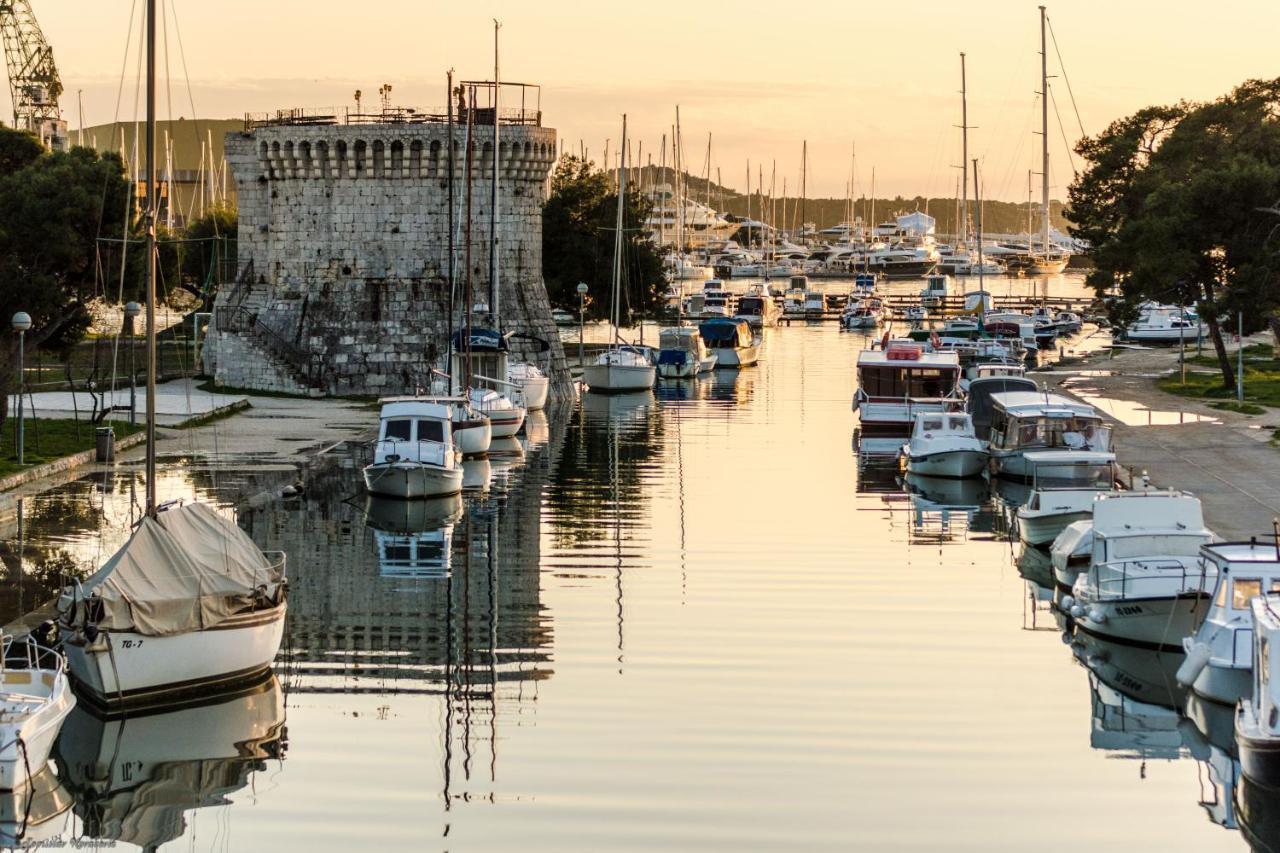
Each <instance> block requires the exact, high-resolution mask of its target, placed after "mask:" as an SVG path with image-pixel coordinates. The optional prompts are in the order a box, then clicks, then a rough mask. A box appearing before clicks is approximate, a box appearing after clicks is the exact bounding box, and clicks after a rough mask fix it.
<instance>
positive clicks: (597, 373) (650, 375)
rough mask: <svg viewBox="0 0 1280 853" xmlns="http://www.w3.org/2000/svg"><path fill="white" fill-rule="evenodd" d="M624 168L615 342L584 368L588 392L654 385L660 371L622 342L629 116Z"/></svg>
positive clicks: (620, 178)
mask: <svg viewBox="0 0 1280 853" xmlns="http://www.w3.org/2000/svg"><path fill="white" fill-rule="evenodd" d="M620 150H621V151H622V161H621V162H622V167H621V168H620V169H619V170H618V215H617V223H616V227H615V229H614V237H613V305H612V307H611V316H610V319H609V326H610V331H611V332H612V341H611V343H610V344H609V349H608V350H607V351H605V352H603V353H601V354H600V356H599V357H598V358H597V359H596V360H595V362H594V363H592V364H588V365H586V366H585V367H584V368H583V369H582V378H583V381H584V382H585V383H586V385H587V390H588V391H595V392H602V393H618V392H624V391H642V390H644V389H646V388H652V387H653V382H654V379H656V378H657V370H656V369H655V368H654V366H653V365H652V364H650V363H649V359H648V357H647V356H645V354H644V353H643V352H641V351H639V350H637V349H634V348H629V347H624V346H622V345H621V344H620V343H619V335H618V321H619V316H620V315H619V308H620V303H621V301H622V250H623V245H624V238H623V233H622V225H623V218H622V212H623V209H624V202H625V199H626V194H627V117H626V116H625V115H624V116H623V117H622V148H621V149H620Z"/></svg>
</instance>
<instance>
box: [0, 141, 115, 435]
mask: <svg viewBox="0 0 1280 853" xmlns="http://www.w3.org/2000/svg"><path fill="white" fill-rule="evenodd" d="M24 136H26V134H22V133H20V132H18V131H13V130H9V129H4V128H0V161H2V162H5V163H11V164H12V165H13V168H11V169H10V170H8V171H5V167H4V166H0V422H2V421H3V419H4V417H5V415H6V414H7V411H6V408H7V401H8V395H9V394H10V393H12V390H13V386H14V381H15V377H14V375H13V374H14V364H13V359H14V358H15V356H16V354H17V353H16V344H17V341H16V335H15V334H14V332H13V331H12V329H11V328H10V324H9V318H10V317H12V316H13V315H14V314H15V313H16V312H18V311H25V312H27V313H28V314H30V315H31V318H32V328H31V331H29V332H27V334H26V338H25V344H26V349H27V351H33V350H35V349H37V348H40V347H43V348H45V349H48V350H52V351H54V352H66V351H68V350H69V349H70V348H71V347H72V346H74V345H75V344H76V342H78V341H79V340H80V339H81V338H83V337H84V334H85V331H86V330H87V329H88V327H89V322H90V319H91V318H90V314H89V303H90V301H91V300H92V299H93V298H94V296H95V295H97V294H98V288H97V275H96V271H97V267H96V264H95V260H96V257H97V255H96V249H97V238H98V236H99V235H113V236H118V235H121V234H123V233H124V231H125V229H126V227H128V228H129V229H130V230H134V228H135V226H134V222H133V205H132V203H131V202H130V199H129V193H130V186H129V182H128V181H127V180H125V173H124V164H123V163H122V162H121V160H120V158H119V157H118V156H117V155H115V154H112V153H108V154H101V155H99V154H97V153H96V152H94V151H92V150H90V149H87V148H73V149H72V150H71V151H70V152H57V151H55V152H47V151H43V150H41V151H40V152H39V153H37V155H36V156H35V157H30V156H29V152H30V146H29V145H27V144H26V143H25V142H24V141H23V140H22V139H20V138H17V137H24ZM24 150H25V151H26V152H27V153H26V154H22V155H21V156H18V157H15V158H13V159H12V160H9V159H7V158H6V157H5V156H4V153H5V152H15V151H17V152H21V151H24ZM137 266H138V265H137V264H131V265H130V270H129V271H128V275H129V281H134V280H135V279H134V275H136V267H137ZM130 292H132V290H130Z"/></svg>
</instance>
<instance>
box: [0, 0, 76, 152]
mask: <svg viewBox="0 0 1280 853" xmlns="http://www.w3.org/2000/svg"><path fill="white" fill-rule="evenodd" d="M0 38H2V39H3V41H4V61H5V65H6V66H7V67H8V71H9V91H10V93H11V95H12V96H13V126H14V127H15V128H17V129H19V130H26V131H29V132H31V133H33V134H35V135H36V136H37V137H38V138H39V139H40V141H41V142H43V143H44V144H45V145H46V146H48V147H49V148H53V149H57V150H65V149H66V148H67V143H68V141H69V140H68V137H67V123H66V122H65V121H63V120H62V110H61V109H60V108H59V107H58V96H59V95H61V94H62V81H61V80H60V79H58V68H57V66H56V65H54V64H53V48H51V47H49V42H47V41H45V37H44V33H43V32H41V31H40V24H39V23H37V22H36V16H35V14H34V13H33V12H32V11H31V4H30V3H29V2H28V0H0Z"/></svg>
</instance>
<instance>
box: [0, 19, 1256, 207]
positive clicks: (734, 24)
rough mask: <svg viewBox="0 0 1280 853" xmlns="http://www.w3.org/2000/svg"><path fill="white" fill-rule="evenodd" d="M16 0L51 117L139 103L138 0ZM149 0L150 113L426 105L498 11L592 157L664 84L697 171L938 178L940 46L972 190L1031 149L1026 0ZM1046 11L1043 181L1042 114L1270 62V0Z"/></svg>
mask: <svg viewBox="0 0 1280 853" xmlns="http://www.w3.org/2000/svg"><path fill="white" fill-rule="evenodd" d="M31 3H32V6H33V8H34V10H35V13H36V15H37V17H38V18H39V20H40V22H41V25H42V27H43V29H44V32H45V35H46V37H47V38H48V39H49V41H50V43H51V44H52V46H53V50H54V57H55V60H56V62H57V64H58V66H59V69H60V71H61V75H62V81H63V85H64V87H65V89H66V92H65V93H64V95H63V103H62V106H63V114H64V117H65V118H67V120H68V121H69V123H70V125H71V127H72V128H75V127H77V126H78V125H79V116H80V106H79V98H82V99H83V117H84V123H85V124H86V125H94V124H102V123H105V122H109V121H112V120H114V119H115V118H117V117H119V118H121V119H125V120H129V119H132V118H133V117H134V116H140V115H141V112H140V111H139V109H138V107H136V106H135V105H136V104H137V103H138V100H137V98H136V94H135V93H136V91H137V88H138V87H137V67H138V63H137V41H138V39H137V31H138V25H139V20H138V19H139V18H140V16H141V12H140V8H139V10H138V11H137V12H136V13H135V14H136V16H135V17H134V26H133V30H134V36H133V45H132V47H131V48H130V52H129V55H128V56H127V57H126V54H125V43H126V38H127V34H128V32H129V29H130V27H129V21H130V15H131V12H132V11H134V5H135V4H137V5H138V6H139V7H140V5H141V0H95V2H93V3H85V2H84V0H31ZM161 3H162V5H167V6H168V8H169V10H170V12H169V15H168V16H167V26H162V27H160V29H161V30H162V39H161V52H162V53H161V57H160V65H161V68H162V71H161V73H162V74H163V73H164V72H163V68H164V66H165V64H166V63H165V57H164V55H163V52H164V46H165V44H164V43H165V41H166V39H164V38H163V31H166V30H167V33H168V36H169V38H168V39H167V42H168V62H167V65H168V67H169V69H170V76H171V78H172V81H171V84H170V85H166V84H165V82H164V81H163V80H162V82H161V95H160V102H159V103H160V117H161V118H166V117H168V116H169V115H170V114H171V115H173V116H174V117H176V116H179V115H182V116H186V117H191V116H192V115H193V114H194V115H197V116H198V117H201V118H213V117H218V118H224V117H232V116H239V115H242V114H243V113H245V112H246V111H266V110H275V109H277V108H284V107H296V106H304V107H327V106H333V105H348V104H351V103H352V94H353V92H354V91H355V90H356V89H361V90H363V92H364V93H365V99H366V100H365V104H366V106H367V105H368V104H369V103H370V101H372V100H373V99H374V98H375V97H376V95H375V93H376V92H377V89H378V87H379V86H380V85H381V84H383V83H390V84H392V86H393V90H392V93H393V101H394V102H396V103H397V104H400V105H405V106H417V107H422V108H429V107H436V106H442V105H443V104H444V89H445V82H444V81H445V72H446V71H447V70H448V69H449V68H454V69H455V71H456V72H457V74H458V75H459V76H460V77H462V78H464V79H489V78H491V76H492V70H493V29H492V28H493V23H492V20H493V19H494V18H498V19H500V20H501V22H502V31H501V51H502V77H503V79H506V80H517V81H521V82H529V83H538V84H541V86H542V109H543V114H544V124H546V125H547V126H549V127H554V128H556V129H557V131H558V133H559V137H560V139H561V140H562V141H563V143H564V145H565V146H566V148H568V149H571V150H579V149H580V148H581V147H585V148H586V150H587V152H588V154H589V156H591V157H592V159H594V160H596V161H597V162H600V161H601V160H602V155H603V154H604V148H605V143H606V140H609V145H610V159H611V160H614V163H615V164H616V159H615V155H616V152H617V146H618V139H619V136H620V133H621V124H622V114H623V113H626V114H627V115H628V124H629V128H630V135H631V138H632V149H631V150H632V152H633V155H632V156H633V161H639V163H640V164H643V163H645V162H648V161H649V157H650V155H652V156H653V162H654V163H657V162H658V161H659V147H660V144H661V139H662V134H663V133H664V132H666V133H668V134H669V133H670V128H671V125H672V124H673V123H674V121H675V109H676V106H677V105H679V107H680V118H681V131H682V138H683V140H684V149H685V163H686V165H687V167H688V168H689V170H690V171H691V172H693V173H694V174H698V175H701V174H702V173H703V172H704V163H705V161H706V149H707V137H708V134H711V160H712V164H713V165H712V170H711V177H712V178H713V179H714V178H715V177H716V174H717V170H718V173H719V175H720V177H721V179H722V181H723V183H725V184H726V185H728V186H730V187H733V188H735V189H738V190H741V189H742V188H743V187H744V185H745V183H746V173H747V163H748V160H749V161H750V164H751V166H750V170H751V174H752V182H753V184H754V183H755V182H756V181H757V178H758V176H759V171H760V170H761V169H763V172H764V175H763V179H764V186H765V189H766V191H768V190H769V188H770V185H771V184H772V186H773V188H774V191H775V192H776V193H778V194H781V192H782V190H783V182H784V179H785V181H786V188H787V191H788V192H789V193H793V194H794V192H795V190H796V186H797V184H798V183H799V181H800V161H801V148H802V144H803V143H804V142H805V141H807V142H808V151H809V178H808V187H807V191H808V195H810V196H829V197H831V196H833V197H843V196H844V195H845V193H846V185H847V183H848V181H849V179H850V174H851V172H853V173H854V179H855V194H856V195H863V194H866V193H868V191H869V190H870V182H871V173H872V169H873V167H874V169H875V181H876V184H875V192H876V195H877V196H879V197H885V196H893V195H902V196H906V197H911V196H916V195H923V196H926V197H950V196H953V195H954V194H955V191H956V180H957V179H958V178H959V174H960V173H959V170H958V168H956V167H957V166H958V165H959V163H960V159H961V155H960V131H959V130H958V129H957V128H956V125H958V124H960V96H959V88H960V68H959V66H960V60H959V53H960V52H961V51H964V52H966V54H967V64H968V89H969V123H970V125H971V126H973V127H974V129H973V130H971V131H970V157H978V158H980V160H981V164H980V166H981V170H982V174H983V186H984V196H986V197H989V198H998V199H1003V200H1009V201H1018V200H1025V199H1026V196H1027V171H1028V169H1031V168H1035V169H1036V171H1037V172H1038V171H1039V165H1038V161H1039V146H1040V137H1039V136H1038V135H1036V134H1035V131H1037V130H1038V128H1039V112H1038V107H1037V102H1036V95H1035V92H1036V91H1037V90H1038V89H1039V62H1040V57H1039V14H1038V10H1037V4H1036V3H1035V2H1022V0H970V2H967V3H957V2H955V0H948V2H936V1H935V0H916V2H913V3H910V4H902V5H901V6H900V7H895V6H894V5H893V4H870V3H850V2H848V1H847V0H810V2H808V3H805V4H797V5H796V6H794V7H792V6H789V5H787V4H779V3H776V2H771V3H764V2H756V0H740V2H737V3H733V4H727V5H726V4H701V3H690V2H687V0H685V1H684V2H668V0H648V2H646V3H642V4H639V5H635V6H633V5H623V4H620V3H609V2H596V3H581V2H569V0H542V2H538V3H529V2H519V3H516V2H494V1H493V0H489V2H485V0H469V1H468V2H461V3H441V2H426V3H424V2H422V0H377V2H366V3H363V4H359V3H350V2H344V3H338V2H332V0H308V2H305V3H304V2H297V0H274V2H264V0H253V2H250V0H219V2H217V3H209V2H196V0H161ZM1049 17H1050V21H1051V24H1052V28H1053V31H1054V33H1055V35H1056V37H1057V39H1056V40H1057V50H1056V51H1055V47H1054V43H1053V41H1051V42H1050V45H1049V57H1050V74H1051V75H1058V76H1057V77H1056V78H1055V79H1054V80H1052V81H1051V83H1050V86H1051V90H1052V92H1053V96H1054V97H1053V100H1054V101H1056V106H1057V113H1058V114H1059V115H1061V118H1062V121H1061V123H1059V122H1058V120H1057V119H1056V118H1055V117H1054V112H1053V109H1052V104H1051V115H1050V132H1049V136H1050V157H1051V165H1050V177H1051V187H1052V191H1051V194H1052V195H1053V197H1054V198H1061V197H1064V196H1065V192H1066V186H1067V185H1068V184H1069V182H1070V180H1071V177H1072V174H1073V172H1072V164H1071V162H1070V158H1069V155H1068V151H1067V145H1066V142H1065V141H1064V138H1063V137H1064V135H1065V137H1066V140H1067V141H1071V142H1074V140H1075V139H1077V138H1078V137H1079V136H1080V128H1081V126H1083V129H1084V131H1085V132H1086V133H1097V132H1098V131H1100V130H1102V129H1103V128H1105V127H1106V125H1107V124H1108V123H1109V122H1111V121H1113V120H1114V119H1117V118H1120V117H1122V116H1124V115H1126V114H1128V113H1130V112H1132V111H1134V110H1136V109H1139V108H1141V107H1143V106H1146V105H1148V104H1152V103H1167V102H1173V101H1177V100H1179V99H1184V98H1185V99H1191V100H1204V99H1210V98H1213V97H1216V96H1217V95H1220V94H1223V93H1225V92H1227V91H1228V90H1230V88H1231V87H1232V86H1234V85H1236V84H1237V83H1239V82H1241V81H1243V80H1245V79H1248V78H1251V77H1267V76H1276V75H1278V74H1280V65H1277V64H1276V63H1275V61H1274V57H1275V56H1276V54H1275V49H1274V44H1275V41H1276V39H1277V36H1280V7H1277V6H1276V4H1275V2H1274V0H1267V1H1266V2H1264V1H1263V0H1218V2H1215V3H1213V4H1212V5H1209V4H1205V3H1202V2H1196V3H1192V2H1185V1H1184V0H1071V2H1059V3H1057V4H1056V5H1050V6H1049ZM158 21H159V18H158ZM175 21H176V25H175V23H174V22H175ZM179 39H180V40H181V45H179ZM1058 52H1060V53H1061V56H1062V60H1063V64H1062V66H1061V67H1062V68H1065V71H1066V79H1064V78H1063V77H1062V76H1061V72H1060V71H1059V64H1058V61H1057V53H1058ZM184 60H185V73H184V70H183V65H184ZM1269 60H1271V61H1269ZM122 69H123V77H122ZM122 80H123V85H122ZM1067 80H1069V81H1070V86H1071V89H1072V90H1073V91H1074V95H1075V104H1076V107H1077V108H1078V110H1079V118H1078V119H1077V117H1076V112H1075V110H1073V108H1072V102H1071V98H1070V96H1069V94H1068V92H1067V83H1066V81H1067ZM166 92H169V93H171V95H166ZM7 101H8V98H7V96H6V97H5V102H4V103H3V104H0V108H3V109H4V118H5V119H6V121H7V119H8V117H9V113H10V111H11V107H9V106H8V103H7ZM170 105H171V106H170ZM193 107H194V108H193ZM641 143H642V144H643V149H642V151H643V155H642V156H640V154H639V152H638V151H637V147H638V146H639V145H640V144H641ZM854 150H856V160H854V162H852V163H851V159H852V158H851V152H852V151H854ZM668 156H670V155H668ZM1075 165H1076V167H1077V168H1078V167H1079V166H1080V165H1081V164H1080V163H1078V162H1077V163H1076V164H1075ZM775 168H776V176H775ZM1035 182H1036V187H1035V194H1036V197H1037V198H1038V197H1039V178H1038V177H1036V178H1035Z"/></svg>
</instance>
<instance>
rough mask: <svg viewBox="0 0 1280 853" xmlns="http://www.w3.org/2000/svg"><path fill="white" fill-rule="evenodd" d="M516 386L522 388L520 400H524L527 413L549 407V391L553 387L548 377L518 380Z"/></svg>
mask: <svg viewBox="0 0 1280 853" xmlns="http://www.w3.org/2000/svg"><path fill="white" fill-rule="evenodd" d="M515 384H516V385H517V386H519V388H520V398H521V399H522V400H524V408H525V411H527V412H536V411H538V410H540V409H542V408H544V407H545V406H546V405H547V391H548V389H549V388H550V387H551V381H550V380H549V379H547V377H545V376H534V377H531V378H529V379H517V380H515Z"/></svg>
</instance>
